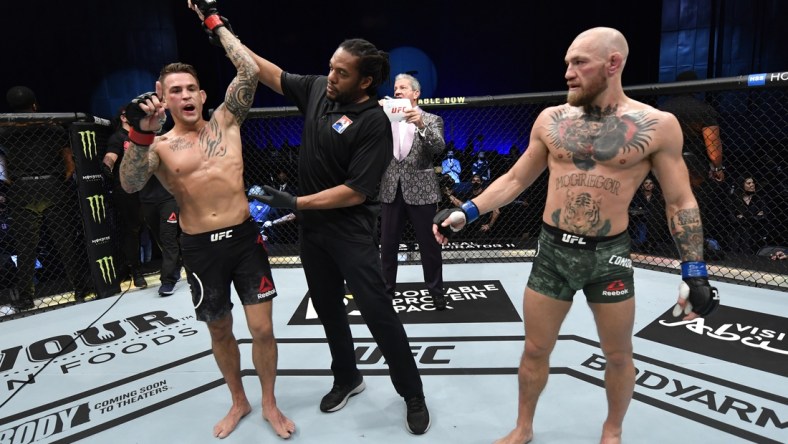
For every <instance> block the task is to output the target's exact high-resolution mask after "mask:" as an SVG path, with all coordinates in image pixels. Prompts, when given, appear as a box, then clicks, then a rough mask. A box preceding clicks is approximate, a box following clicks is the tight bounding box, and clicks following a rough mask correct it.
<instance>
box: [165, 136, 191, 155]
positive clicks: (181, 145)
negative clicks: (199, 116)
mask: <svg viewBox="0 0 788 444" xmlns="http://www.w3.org/2000/svg"><path fill="white" fill-rule="evenodd" d="M192 145H193V143H192V142H191V141H190V140H186V139H173V140H172V141H170V151H173V152H176V151H183V150H188V149H189V148H191V147H192Z"/></svg>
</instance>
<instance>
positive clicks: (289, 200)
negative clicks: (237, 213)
mask: <svg viewBox="0 0 788 444" xmlns="http://www.w3.org/2000/svg"><path fill="white" fill-rule="evenodd" d="M263 191H264V192H263V193H262V194H257V193H249V197H251V198H254V199H257V200H259V201H260V202H262V203H265V204H268V205H270V206H271V207H273V208H289V209H291V210H295V209H296V197H295V196H293V195H292V194H290V193H288V192H286V191H279V190H277V189H276V188H272V187H269V186H268V185H263Z"/></svg>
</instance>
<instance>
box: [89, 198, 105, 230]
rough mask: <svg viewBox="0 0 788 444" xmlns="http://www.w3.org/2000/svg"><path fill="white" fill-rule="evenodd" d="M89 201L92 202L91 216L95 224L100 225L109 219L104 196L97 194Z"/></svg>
mask: <svg viewBox="0 0 788 444" xmlns="http://www.w3.org/2000/svg"><path fill="white" fill-rule="evenodd" d="M87 200H88V202H90V215H91V216H92V217H93V222H96V223H98V224H100V223H101V221H102V220H103V219H106V218H107V209H106V207H105V206H104V195H103V194H96V195H93V196H89V197H88V198H87Z"/></svg>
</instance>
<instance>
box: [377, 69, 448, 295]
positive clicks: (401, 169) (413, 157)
mask: <svg viewBox="0 0 788 444" xmlns="http://www.w3.org/2000/svg"><path fill="white" fill-rule="evenodd" d="M420 94H421V85H420V84H419V81H418V80H416V78H415V77H413V76H412V75H410V74H399V75H397V77H396V78H395V79H394V96H395V97H396V98H398V99H408V100H410V103H411V108H410V109H408V110H407V111H405V118H404V119H403V120H402V121H398V122H392V123H391V131H392V136H393V139H394V158H393V159H391V163H389V166H388V168H387V169H386V172H385V173H383V179H382V180H381V183H380V202H381V205H382V208H381V239H380V244H381V255H380V256H381V261H382V267H383V277H384V279H385V282H386V292H387V293H388V294H389V295H390V296H392V297H393V296H394V290H395V288H396V285H397V252H398V250H399V241H400V238H401V237H402V231H403V230H404V228H405V222H406V219H410V222H411V224H412V225H413V229H414V231H415V233H416V240H418V242H419V251H420V253H421V266H422V269H423V271H424V281H425V283H426V284H427V288H428V290H429V292H430V295H431V296H432V299H433V303H434V305H435V308H436V309H438V310H443V309H445V308H446V298H445V296H444V294H443V260H442V258H441V246H440V245H439V244H438V243H437V242H435V239H434V236H433V235H432V218H433V216H435V213H436V211H437V208H438V207H437V205H438V201H440V191H439V189H438V180H437V176H436V174H435V169H434V167H433V158H434V157H435V156H436V155H438V154H440V153H441V152H442V151H443V150H444V148H445V147H446V143H445V141H444V140H443V119H442V118H441V117H439V116H436V115H435V114H430V113H427V112H424V111H423V110H422V109H421V108H419V107H418V106H416V103H417V102H416V101H417V100H418V98H419V95H420Z"/></svg>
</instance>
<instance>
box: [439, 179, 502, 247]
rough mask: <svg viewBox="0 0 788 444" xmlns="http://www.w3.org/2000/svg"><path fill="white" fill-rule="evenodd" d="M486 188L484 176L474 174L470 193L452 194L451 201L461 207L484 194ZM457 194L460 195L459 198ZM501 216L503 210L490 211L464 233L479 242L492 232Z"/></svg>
mask: <svg viewBox="0 0 788 444" xmlns="http://www.w3.org/2000/svg"><path fill="white" fill-rule="evenodd" d="M486 188H487V186H486V185H485V183H484V181H483V180H482V176H480V175H478V174H474V175H473V176H472V177H471V189H470V191H469V192H466V193H452V195H451V196H450V197H449V200H450V201H451V203H452V205H454V206H456V207H459V206H461V205H462V203H463V202H466V201H469V200H471V199H473V198H475V197H477V196H479V195H480V194H482V192H483V191H484V190H485V189H486ZM455 194H459V195H458V196H457V195H455ZM500 216H501V209H500V208H496V209H494V210H492V211H490V212H489V213H488V214H484V215H482V216H481V217H480V223H478V224H476V225H471V226H469V227H468V228H466V229H465V230H464V232H465V233H467V236H468V238H470V239H472V240H478V239H479V238H480V237H483V236H485V235H487V234H488V233H489V232H490V230H492V229H493V227H494V226H495V223H496V222H497V221H498V218H499V217H500Z"/></svg>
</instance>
